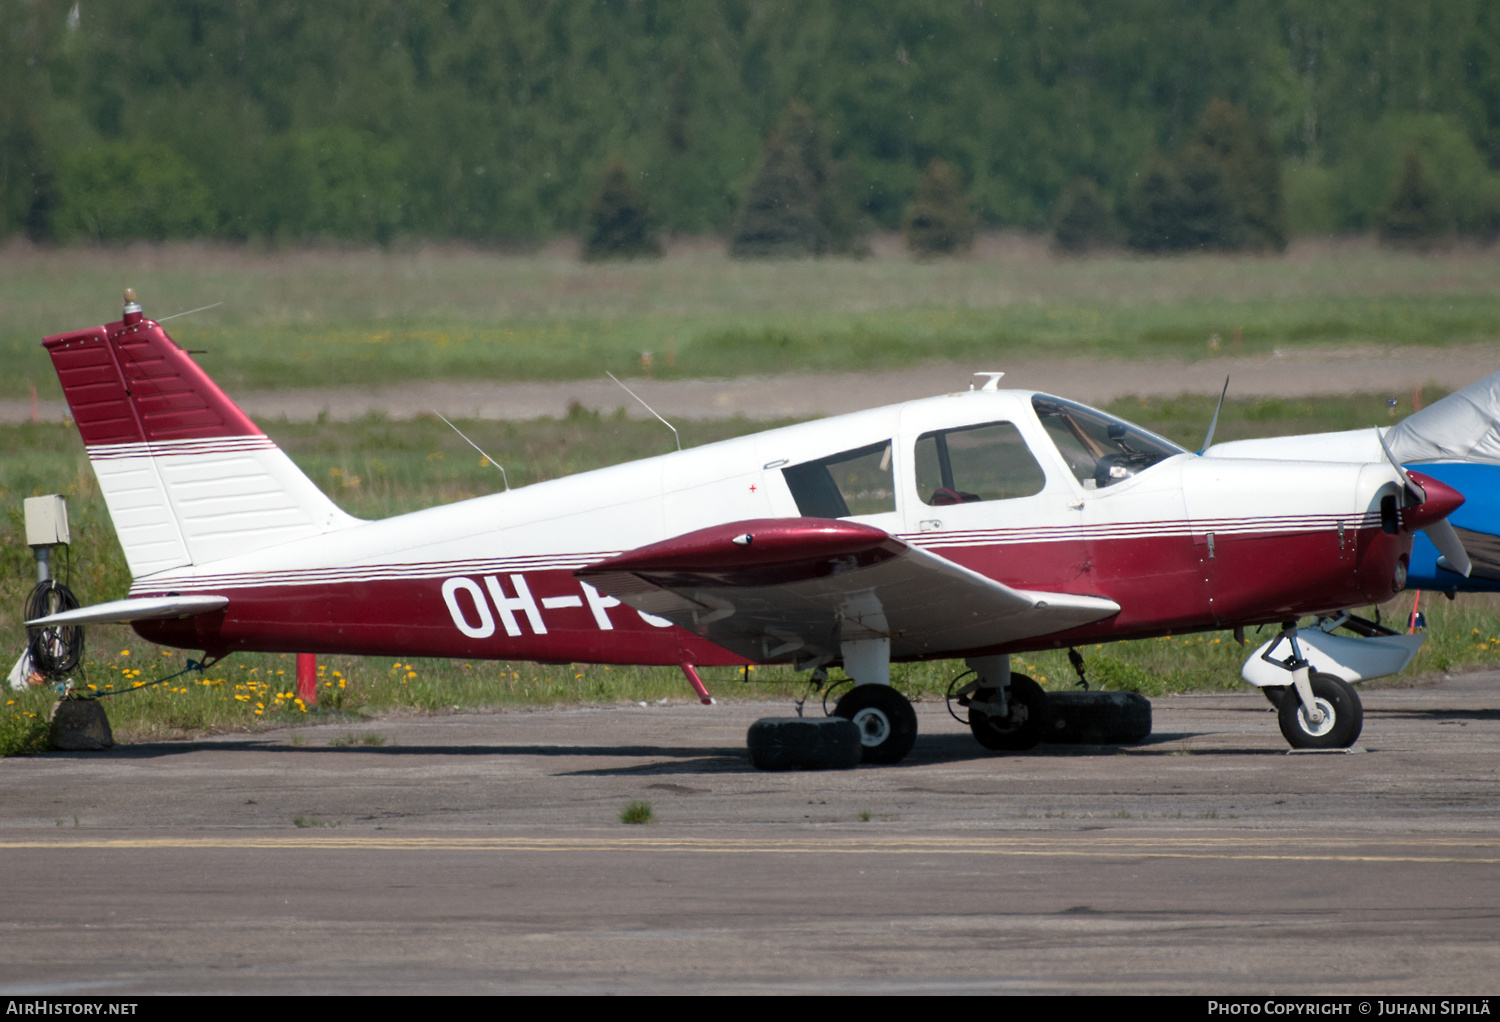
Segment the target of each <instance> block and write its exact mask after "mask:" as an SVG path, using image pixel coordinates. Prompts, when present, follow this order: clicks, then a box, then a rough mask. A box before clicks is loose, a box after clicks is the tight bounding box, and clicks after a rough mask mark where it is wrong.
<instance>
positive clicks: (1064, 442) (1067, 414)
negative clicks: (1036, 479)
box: [1031, 394, 1185, 490]
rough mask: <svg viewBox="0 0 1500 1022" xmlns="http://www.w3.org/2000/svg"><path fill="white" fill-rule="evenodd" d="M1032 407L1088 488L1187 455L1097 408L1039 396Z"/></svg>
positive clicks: (1154, 436)
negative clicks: (1159, 462) (1174, 456)
mask: <svg viewBox="0 0 1500 1022" xmlns="http://www.w3.org/2000/svg"><path fill="white" fill-rule="evenodd" d="M1031 406H1032V407H1033V408H1035V409H1036V414H1037V416H1038V417H1039V418H1040V419H1041V420H1042V425H1043V426H1044V427H1046V429H1047V434H1048V435H1049V436H1051V437H1052V442H1053V443H1055V444H1057V449H1058V451H1059V452H1061V454H1062V456H1063V461H1065V462H1067V463H1068V468H1069V469H1071V470H1072V472H1073V475H1074V476H1076V477H1077V478H1078V481H1079V482H1081V483H1082V484H1083V488H1084V489H1086V490H1094V489H1103V488H1104V487H1106V486H1112V485H1114V484H1115V483H1118V482H1120V481H1121V480H1124V479H1129V478H1130V477H1131V476H1133V475H1135V474H1136V473H1138V472H1144V471H1145V470H1146V469H1148V468H1150V467H1151V466H1152V465H1155V464H1156V463H1157V462H1158V461H1165V460H1166V459H1167V458H1170V457H1172V456H1173V455H1174V454H1183V453H1185V452H1184V450H1183V448H1181V447H1178V446H1177V445H1176V444H1174V443H1172V441H1170V440H1168V439H1166V438H1165V437H1159V436H1157V435H1156V434H1155V433H1152V432H1149V431H1147V430H1144V429H1142V428H1141V427H1139V426H1137V425H1134V424H1132V423H1129V422H1126V421H1125V420H1124V419H1117V418H1115V417H1114V416H1113V415H1108V414H1106V413H1104V412H1101V411H1099V409H1097V408H1090V407H1088V406H1087V405H1080V404H1075V403H1074V402H1072V401H1064V400H1063V399H1062V398H1060V397H1051V396H1049V395H1046V394H1037V395H1036V396H1034V397H1033V398H1032V399H1031Z"/></svg>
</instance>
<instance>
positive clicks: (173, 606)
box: [26, 596, 229, 628]
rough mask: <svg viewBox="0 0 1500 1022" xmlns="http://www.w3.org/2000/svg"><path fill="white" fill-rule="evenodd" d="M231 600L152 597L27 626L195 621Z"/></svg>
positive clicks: (81, 609)
mask: <svg viewBox="0 0 1500 1022" xmlns="http://www.w3.org/2000/svg"><path fill="white" fill-rule="evenodd" d="M228 603H229V597H227V596H148V597H145V598H143V599H138V600H111V601H110V602H109V603H96V604H94V605H93V606H92V607H79V608H78V609H77V610H65V611H63V612H62V613H60V614H49V615H47V616H46V617H39V618H37V619H36V620H34V621H28V622H26V627H27V628H47V627H50V626H52V625H101V624H107V623H126V622H130V621H151V620H155V619H158V618H164V617H192V616H193V615H194V614H205V613H207V612H209V611H211V610H218V609H220V608H221V607H224V606H226V605H228Z"/></svg>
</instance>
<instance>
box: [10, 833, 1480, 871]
mask: <svg viewBox="0 0 1500 1022" xmlns="http://www.w3.org/2000/svg"><path fill="white" fill-rule="evenodd" d="M1064 841H1065V842H1067V843H1068V847H1059V845H1060V844H1061V843H1063V842H1064ZM1077 842H1085V843H1087V844H1088V845H1090V846H1091V847H1087V848H1079V847H1075V846H1074V845H1075V843H1077ZM1381 843H1382V842H1379V841H1372V840H1371V839H1369V838H1358V839H1343V840H1339V839H1334V840H1330V839H1327V838H1321V837H1303V838H1298V837H1286V836H1282V837H1267V838H1264V839H1259V840H1257V839H1254V838H1250V839H1246V838H1244V837H1231V838H1204V837H1183V838H1170V837H1168V838H1159V837H1140V838H1119V837H1098V838H1096V837H1091V836H1087V835H1080V834H1065V835H1060V836H1056V837H1049V838H1047V839H1036V838H896V839H887V840H878V839H877V840H872V839H867V838H829V839H822V840H808V839H804V838H799V839H791V840H785V841H765V840H757V839H750V838H644V837H643V838H632V837H610V838H462V837H408V838H390V837H367V836H355V835H350V836H331V835H308V836H301V835H295V836H294V835H288V836H286V837H239V836H235V837H165V838H92V839H61V840H55V841H49V840H35V841H0V850H11V849H15V850H19V849H34V850H46V851H61V850H63V849H91V850H98V851H118V850H124V849H147V850H150V849H176V850H214V849H235V850H273V849H274V850H285V851H352V850H359V851H396V852H410V851H447V852H549V853H566V852H620V853H629V852H676V853H691V854H700V855H702V854H708V855H725V854H730V855H767V854H769V855H933V854H936V855H998V856H1048V857H1055V856H1066V857H1070V858H1092V859H1106V858H1107V859H1116V858H1154V859H1217V860H1230V861H1263V860H1270V861H1287V862H1410V863H1423V862H1430V863H1454V862H1469V863H1476V864H1494V863H1500V840H1465V839H1451V838H1449V839H1442V838H1439V839H1409V840H1401V841H1395V842H1390V844H1391V845H1392V846H1393V847H1398V848H1402V849H1408V848H1415V849H1424V848H1430V849H1434V850H1438V849H1443V850H1446V849H1455V850H1456V849H1472V850H1475V851H1491V852H1494V853H1496V854H1495V856H1494V857H1478V856H1474V855H1453V854H1450V855H1439V854H1426V855H1423V854H1413V853H1410V852H1404V853H1384V854H1372V853H1369V852H1358V853H1351V852H1348V851H1340V849H1346V848H1349V847H1352V846H1355V845H1358V846H1359V847H1362V848H1367V847H1369V846H1370V845H1372V844H1374V845H1379V844H1381ZM1288 846H1292V847H1297V848H1298V850H1295V851H1292V850H1287V849H1288ZM1299 846H1300V847H1299ZM1253 847H1262V848H1264V849H1265V850H1264V851H1250V850H1246V849H1247V848H1253Z"/></svg>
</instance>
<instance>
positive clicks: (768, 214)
mask: <svg viewBox="0 0 1500 1022" xmlns="http://www.w3.org/2000/svg"><path fill="white" fill-rule="evenodd" d="M821 238H822V229H821V227H820V225H819V223H818V214H817V194H816V192H815V190H814V188H813V182H812V179H811V177H810V176H809V175H808V172H807V166H806V164H804V163H803V161H802V153H801V150H800V149H799V148H798V146H796V145H795V144H793V143H792V142H791V141H790V140H789V139H787V138H786V136H784V135H782V134H781V133H780V132H779V131H778V132H772V133H771V136H770V137H769V138H767V139H766V148H765V152H764V154H763V155H762V157H761V164H760V171H759V173H757V174H756V176H755V180H754V181H753V182H752V183H751V185H750V188H749V190H748V191H747V192H746V193H745V201H744V203H743V204H742V205H741V207H740V215H739V219H738V221H737V222H736V223H735V228H734V234H733V236H732V237H731V239H730V243H729V252H730V254H731V255H733V256H734V257H735V258H737V259H745V258H767V257H771V258H775V257H787V256H809V255H816V254H817V252H818V251H819V244H820V242H821Z"/></svg>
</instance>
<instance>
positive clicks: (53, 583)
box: [25, 578, 83, 681]
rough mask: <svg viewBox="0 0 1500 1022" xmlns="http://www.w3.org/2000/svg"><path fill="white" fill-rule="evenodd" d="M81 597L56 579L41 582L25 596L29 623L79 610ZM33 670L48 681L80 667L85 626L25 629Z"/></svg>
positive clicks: (53, 626)
mask: <svg viewBox="0 0 1500 1022" xmlns="http://www.w3.org/2000/svg"><path fill="white" fill-rule="evenodd" d="M77 609H78V598H77V597H76V596H74V595H73V591H72V590H71V589H69V588H68V587H67V586H66V585H64V584H63V583H61V582H59V581H57V579H55V578H54V579H48V580H47V581H45V582H38V583H37V584H36V586H35V587H34V588H33V589H32V590H31V593H30V595H28V596H27V597H26V618H25V620H27V621H34V620H36V619H37V618H39V617H48V616H49V615H52V614H60V613H62V612H63V611H66V610H77ZM26 635H27V644H26V648H27V651H28V652H30V654H31V669H32V670H34V671H36V672H37V673H38V674H40V675H42V676H43V677H44V678H46V679H48V680H49V681H53V680H57V679H59V678H62V677H64V676H65V675H67V674H68V673H69V672H70V671H72V670H73V668H75V667H77V666H78V659H79V657H81V656H82V655H83V626H82V625H48V626H45V627H41V628H28V629H26Z"/></svg>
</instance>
